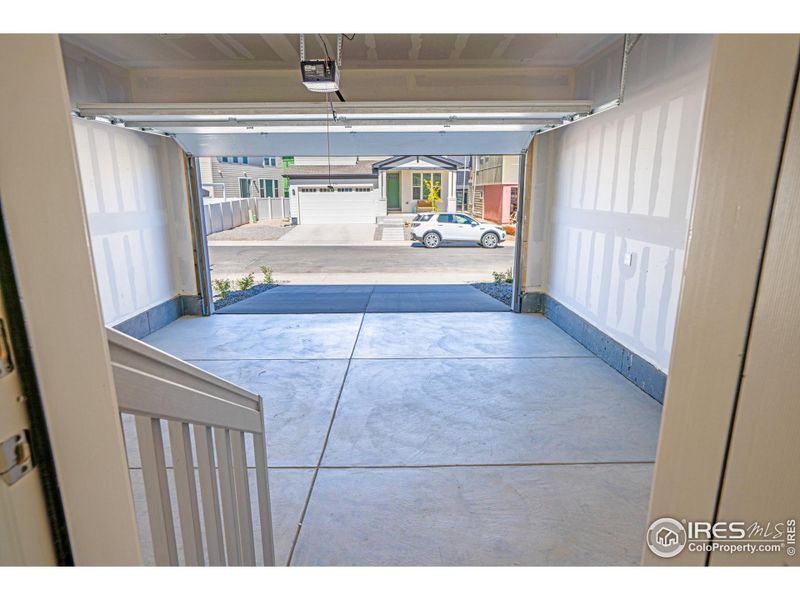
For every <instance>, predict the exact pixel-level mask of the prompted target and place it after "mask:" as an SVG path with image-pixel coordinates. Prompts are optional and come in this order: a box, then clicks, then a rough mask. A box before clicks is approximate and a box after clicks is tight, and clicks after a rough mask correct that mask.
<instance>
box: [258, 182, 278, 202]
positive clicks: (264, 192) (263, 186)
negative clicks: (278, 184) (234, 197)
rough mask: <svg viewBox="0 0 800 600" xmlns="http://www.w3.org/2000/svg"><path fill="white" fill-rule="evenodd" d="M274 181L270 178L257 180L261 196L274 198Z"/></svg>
mask: <svg viewBox="0 0 800 600" xmlns="http://www.w3.org/2000/svg"><path fill="white" fill-rule="evenodd" d="M273 186H274V182H273V180H272V179H259V180H258V191H259V192H260V193H261V197H262V198H274V197H275V188H274V187H273Z"/></svg>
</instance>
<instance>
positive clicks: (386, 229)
mask: <svg viewBox="0 0 800 600" xmlns="http://www.w3.org/2000/svg"><path fill="white" fill-rule="evenodd" d="M404 239H405V235H404V234H403V225H402V221H401V222H400V223H397V224H395V223H387V222H386V221H384V222H383V232H382V233H381V240H383V241H385V242H399V241H403V240H404Z"/></svg>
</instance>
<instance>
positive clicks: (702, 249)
mask: <svg viewBox="0 0 800 600" xmlns="http://www.w3.org/2000/svg"><path fill="white" fill-rule="evenodd" d="M799 51H800V36H798V35H717V36H715V37H714V45H713V49H712V55H711V65H710V71H709V81H708V86H707V90H706V102H705V108H704V113H703V120H702V125H701V128H702V129H701V140H700V150H699V155H698V163H697V164H698V167H697V174H696V177H695V190H694V200H693V207H692V216H691V226H690V227H691V234H690V236H689V242H688V245H687V249H686V258H685V260H684V268H683V273H684V275H683V282H682V286H681V294H680V304H679V306H678V315H677V319H676V323H675V337H674V342H673V345H672V356H671V359H670V367H669V378H668V379H667V388H666V393H665V397H664V410H663V413H662V418H661V431H660V434H659V440H658V450H657V453H656V463H655V470H654V474H653V485H652V490H651V497H650V509H649V516H648V521H647V523H648V524H649V523H652V522H653V521H654V520H655V519H657V518H661V517H671V518H674V519H679V520H680V519H686V520H687V521H708V522H714V521H715V519H716V518H717V515H718V510H719V499H720V491H721V487H722V481H723V477H724V473H725V467H726V461H727V456H728V448H729V444H730V439H731V434H732V427H733V420H734V415H735V413H736V404H737V400H738V396H739V393H740V389H741V382H742V376H743V369H744V364H745V357H746V353H747V344H748V338H749V335H750V330H751V327H752V319H753V312H754V306H755V301H756V294H757V289H758V281H759V277H760V272H761V268H762V262H763V255H764V250H765V247H766V242H767V235H768V229H769V221H770V218H771V214H772V207H773V203H774V199H775V193H776V189H777V184H778V178H779V173H780V166H781V161H782V156H783V153H784V144H785V139H786V132H787V128H788V125H789V116H790V111H791V102H792V95H793V94H794V93H795V87H796V83H797V69H798V52H799ZM765 64H768V65H769V68H768V69H765V68H764V65H765ZM753 106H758V108H759V115H760V117H759V122H758V127H751V128H749V129H748V135H747V141H746V143H739V144H731V143H730V131H732V130H735V129H737V128H738V127H739V126H740V124H741V117H742V115H743V114H747V113H748V111H752V107H753ZM723 306H724V307H725V310H720V307H723ZM645 526H646V525H645ZM642 552H643V554H642V562H643V564H646V565H656V564H669V565H673V566H674V565H704V564H708V561H709V558H710V557H709V556H708V555H707V554H706V553H703V552H683V553H681V554H679V555H678V556H675V557H673V558H670V559H663V558H658V557H656V556H655V555H654V554H653V553H652V552H650V551H649V550H648V549H647V547H646V545H644V544H643V550H642Z"/></svg>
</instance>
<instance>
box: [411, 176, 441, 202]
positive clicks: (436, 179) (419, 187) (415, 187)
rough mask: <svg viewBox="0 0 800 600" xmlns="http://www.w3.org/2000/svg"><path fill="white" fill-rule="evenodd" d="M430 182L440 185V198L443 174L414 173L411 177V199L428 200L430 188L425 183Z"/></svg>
mask: <svg viewBox="0 0 800 600" xmlns="http://www.w3.org/2000/svg"><path fill="white" fill-rule="evenodd" d="M426 181H429V182H432V183H438V184H439V190H440V194H439V195H440V196H441V188H442V174H441V173H414V174H413V175H412V176H411V198H412V199H413V200H427V199H428V194H429V191H428V187H427V186H426V185H425V182H426Z"/></svg>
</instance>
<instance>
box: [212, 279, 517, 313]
mask: <svg viewBox="0 0 800 600" xmlns="http://www.w3.org/2000/svg"><path fill="white" fill-rule="evenodd" d="M508 310H510V309H509V307H508V306H506V305H505V304H503V303H502V302H500V301H499V300H495V299H494V298H492V297H491V296H489V295H488V294H484V293H483V292H481V291H479V290H477V289H475V288H474V287H472V286H471V285H281V286H278V287H275V288H272V289H271V290H267V291H266V292H262V293H261V294H258V295H256V296H253V297H252V298H248V299H247V300H242V301H240V302H237V303H235V304H230V305H228V306H226V307H225V308H221V309H219V310H218V311H216V312H218V313H220V314H240V315H241V314H249V315H264V314H315V313H363V312H367V313H408V312H411V313H423V312H506V311H508Z"/></svg>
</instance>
